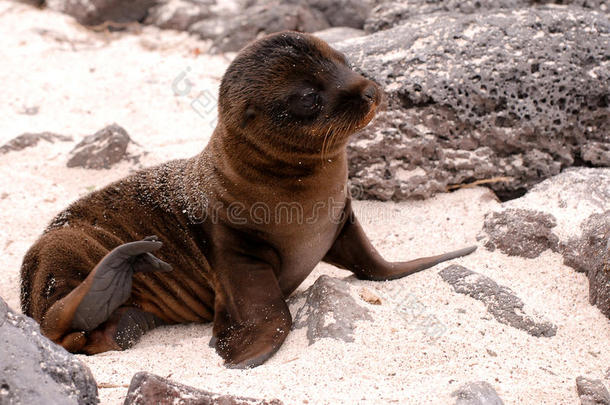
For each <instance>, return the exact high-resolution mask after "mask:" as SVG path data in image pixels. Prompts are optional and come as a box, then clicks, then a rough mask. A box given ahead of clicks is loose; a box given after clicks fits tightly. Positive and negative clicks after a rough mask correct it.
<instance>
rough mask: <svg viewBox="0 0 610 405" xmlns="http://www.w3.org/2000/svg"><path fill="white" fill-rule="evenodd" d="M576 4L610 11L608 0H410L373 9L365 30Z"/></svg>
mask: <svg viewBox="0 0 610 405" xmlns="http://www.w3.org/2000/svg"><path fill="white" fill-rule="evenodd" d="M553 3H555V4H566V5H567V4H572V5H575V6H580V7H584V8H590V9H593V10H600V11H605V12H608V11H610V10H609V8H608V2H607V0H439V1H430V0H407V1H400V2H398V1H389V2H382V3H381V4H379V5H378V6H376V7H375V8H373V9H372V10H371V12H370V13H369V15H368V16H367V18H366V21H365V24H364V30H365V31H366V32H369V33H371V32H377V31H381V30H386V29H389V28H392V27H394V26H396V25H400V24H403V23H405V22H406V20H408V19H409V18H411V17H413V16H417V15H422V14H433V13H439V12H450V13H463V14H473V13H480V12H484V11H489V10H502V9H506V10H514V9H519V8H524V7H529V6H532V5H536V4H553Z"/></svg>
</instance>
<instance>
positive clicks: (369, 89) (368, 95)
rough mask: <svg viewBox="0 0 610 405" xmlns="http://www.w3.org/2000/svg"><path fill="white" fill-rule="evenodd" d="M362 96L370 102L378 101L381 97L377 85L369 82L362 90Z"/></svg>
mask: <svg viewBox="0 0 610 405" xmlns="http://www.w3.org/2000/svg"><path fill="white" fill-rule="evenodd" d="M362 98H364V99H365V100H366V101H367V103H369V104H372V103H376V102H377V100H378V99H379V91H378V90H377V86H375V85H374V84H373V83H369V84H368V85H367V86H366V87H365V88H364V90H362Z"/></svg>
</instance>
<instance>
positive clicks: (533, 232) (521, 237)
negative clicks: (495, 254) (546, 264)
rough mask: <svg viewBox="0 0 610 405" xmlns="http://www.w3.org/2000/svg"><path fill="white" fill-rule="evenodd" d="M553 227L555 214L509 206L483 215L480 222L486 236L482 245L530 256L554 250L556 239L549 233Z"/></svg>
mask: <svg viewBox="0 0 610 405" xmlns="http://www.w3.org/2000/svg"><path fill="white" fill-rule="evenodd" d="M555 226H557V221H556V220H555V217H553V216H552V215H550V214H545V213H544V212H540V211H534V210H526V209H514V208H510V209H506V210H504V211H500V212H492V213H490V214H487V215H486V216H485V222H484V224H483V232H484V233H486V234H487V237H488V239H487V241H486V242H485V247H486V248H487V249H488V250H490V251H494V250H496V248H497V249H499V250H500V251H501V252H502V253H504V254H507V255H509V256H521V257H526V258H528V259H534V258H536V257H538V256H540V253H542V252H544V251H545V250H547V249H551V250H552V251H554V252H556V251H557V250H558V248H559V238H558V237H557V236H556V235H555V234H554V233H553V232H552V228H554V227H555Z"/></svg>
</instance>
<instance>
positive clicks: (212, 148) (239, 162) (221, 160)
mask: <svg viewBox="0 0 610 405" xmlns="http://www.w3.org/2000/svg"><path fill="white" fill-rule="evenodd" d="M321 149H322V148H321V147H320V146H315V145H297V144H294V143H291V142H290V140H287V139H283V138H282V137H274V136H273V134H269V135H265V136H260V135H257V136H251V135H249V134H248V133H245V132H244V133H235V132H232V131H228V130H226V129H225V128H224V127H223V126H222V124H219V125H218V126H217V127H216V129H215V131H214V133H213V135H212V138H211V139H210V142H209V143H208V146H207V147H206V150H204V152H203V153H206V154H207V155H208V156H209V158H210V159H211V160H212V161H213V163H214V164H215V165H216V167H217V168H225V169H226V170H228V171H232V172H235V173H238V174H240V175H241V176H242V177H244V178H246V179H248V180H252V181H256V182H259V183H264V182H272V183H282V182H284V181H291V182H292V181H294V179H296V178H301V179H303V178H311V177H317V176H320V175H322V174H323V175H324V176H329V174H331V173H330V171H332V170H333V168H337V169H336V170H339V169H338V167H339V166H342V165H345V164H346V161H347V159H346V151H345V142H343V144H339V143H337V144H335V145H333V148H332V149H329V150H325V152H324V154H323V153H322V150H321Z"/></svg>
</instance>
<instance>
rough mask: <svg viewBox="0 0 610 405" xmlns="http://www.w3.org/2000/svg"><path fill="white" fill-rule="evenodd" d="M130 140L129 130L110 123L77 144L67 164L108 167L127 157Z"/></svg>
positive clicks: (89, 167) (87, 167)
mask: <svg viewBox="0 0 610 405" xmlns="http://www.w3.org/2000/svg"><path fill="white" fill-rule="evenodd" d="M130 142H131V138H130V137H129V135H128V134H127V131H125V130H124V129H123V128H121V127H120V126H118V125H117V124H112V125H109V126H107V127H105V128H103V129H101V130H99V131H97V132H96V133H95V134H93V135H89V136H87V137H85V139H83V140H82V141H81V142H80V143H79V144H78V145H76V146H75V147H74V149H73V150H72V152H70V154H71V156H72V157H71V158H70V160H68V164H67V166H68V167H84V168H86V169H108V168H110V167H111V166H112V165H113V164H115V163H118V162H120V161H121V160H124V159H125V158H126V156H127V146H128V145H129V143H130Z"/></svg>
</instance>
